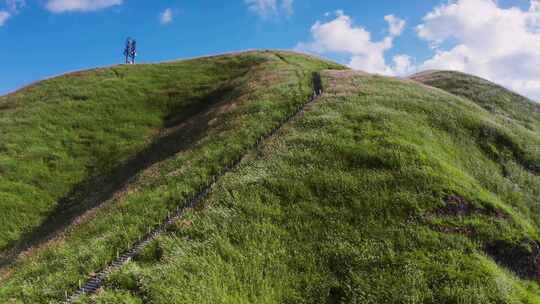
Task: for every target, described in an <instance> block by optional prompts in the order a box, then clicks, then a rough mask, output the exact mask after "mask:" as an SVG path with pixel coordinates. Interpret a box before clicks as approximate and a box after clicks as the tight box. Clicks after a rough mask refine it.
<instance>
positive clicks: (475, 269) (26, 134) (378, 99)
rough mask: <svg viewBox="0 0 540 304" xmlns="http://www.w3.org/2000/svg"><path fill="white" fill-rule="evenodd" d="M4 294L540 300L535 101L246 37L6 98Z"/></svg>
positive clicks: (0, 183)
mask: <svg viewBox="0 0 540 304" xmlns="http://www.w3.org/2000/svg"><path fill="white" fill-rule="evenodd" d="M0 130H1V131H0V134H1V140H0V210H1V211H2V212H1V213H0V232H1V233H0V250H1V252H2V253H1V255H0V267H1V270H0V302H1V303H62V302H64V301H65V300H66V299H68V298H69V301H70V303H160V304H161V303H235V304H236V303H540V233H539V232H540V218H539V217H538V216H537V215H538V213H539V211H540V105H538V104H535V103H533V102H531V101H530V100H528V99H526V98H524V97H522V96H519V95H517V94H515V93H512V92H510V91H508V90H506V89H504V88H503V87H500V86H497V85H495V84H493V83H490V82H488V81H486V80H483V79H480V78H477V77H474V76H470V75H466V74H462V73H457V72H448V71H429V72H425V73H421V74H417V75H413V76H411V77H410V78H407V79H397V78H390V77H383V76H379V75H371V74H368V73H363V72H356V71H351V70H348V69H346V68H345V67H343V66H341V65H339V64H336V63H332V62H328V61H323V60H321V59H318V58H314V57H310V56H306V55H302V54H296V53H291V52H278V51H252V52H244V53H237V54H229V55H222V56H213V57H205V58H199V59H193V60H187V61H178V62H170V63H163V64H149V65H130V66H126V65H121V66H114V67H110V68H102V69H95V70H89V71H82V72H78V73H73V74H67V75H63V76H61V77H57V78H53V79H49V80H45V81H42V82H39V83H36V84H34V85H32V86H30V87H27V88H24V89H22V90H20V91H18V92H15V93H13V94H10V95H6V96H3V97H0Z"/></svg>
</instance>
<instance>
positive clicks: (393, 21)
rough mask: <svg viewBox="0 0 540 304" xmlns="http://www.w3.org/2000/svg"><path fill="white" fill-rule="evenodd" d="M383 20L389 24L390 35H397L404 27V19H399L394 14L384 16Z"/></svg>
mask: <svg viewBox="0 0 540 304" xmlns="http://www.w3.org/2000/svg"><path fill="white" fill-rule="evenodd" d="M384 20H386V22H388V25H389V26H390V29H389V32H390V35H392V36H399V35H401V33H402V32H403V29H404V28H405V20H402V19H399V18H397V17H396V16H394V15H388V16H385V17H384Z"/></svg>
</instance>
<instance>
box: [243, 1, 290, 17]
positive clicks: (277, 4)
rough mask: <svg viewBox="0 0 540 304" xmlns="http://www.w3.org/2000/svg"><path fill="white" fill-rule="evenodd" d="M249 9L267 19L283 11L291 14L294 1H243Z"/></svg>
mask: <svg viewBox="0 0 540 304" xmlns="http://www.w3.org/2000/svg"><path fill="white" fill-rule="evenodd" d="M244 2H245V3H246V5H247V6H248V7H249V9H250V10H251V11H253V12H255V13H256V14H258V15H259V16H261V17H263V18H268V17H271V16H275V15H277V14H279V12H280V11H284V12H285V13H286V14H287V15H289V16H290V15H292V14H293V3H294V0H281V1H280V0H244Z"/></svg>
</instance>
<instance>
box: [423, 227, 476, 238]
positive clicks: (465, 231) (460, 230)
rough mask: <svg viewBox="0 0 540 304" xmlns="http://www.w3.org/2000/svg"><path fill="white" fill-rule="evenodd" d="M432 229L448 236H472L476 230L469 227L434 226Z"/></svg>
mask: <svg viewBox="0 0 540 304" xmlns="http://www.w3.org/2000/svg"><path fill="white" fill-rule="evenodd" d="M431 228H432V229H433V230H435V231H438V232H442V233H448V234H462V235H465V236H472V235H473V234H474V229H473V228H469V227H457V226H445V225H432V226H431Z"/></svg>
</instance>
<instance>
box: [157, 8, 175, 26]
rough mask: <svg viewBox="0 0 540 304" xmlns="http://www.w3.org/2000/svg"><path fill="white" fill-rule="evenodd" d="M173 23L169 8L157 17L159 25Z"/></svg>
mask: <svg viewBox="0 0 540 304" xmlns="http://www.w3.org/2000/svg"><path fill="white" fill-rule="evenodd" d="M172 21H173V12H172V10H171V9H170V8H168V9H166V10H164V11H163V13H161V15H160V16H159V22H161V24H169V23H171V22H172Z"/></svg>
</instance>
